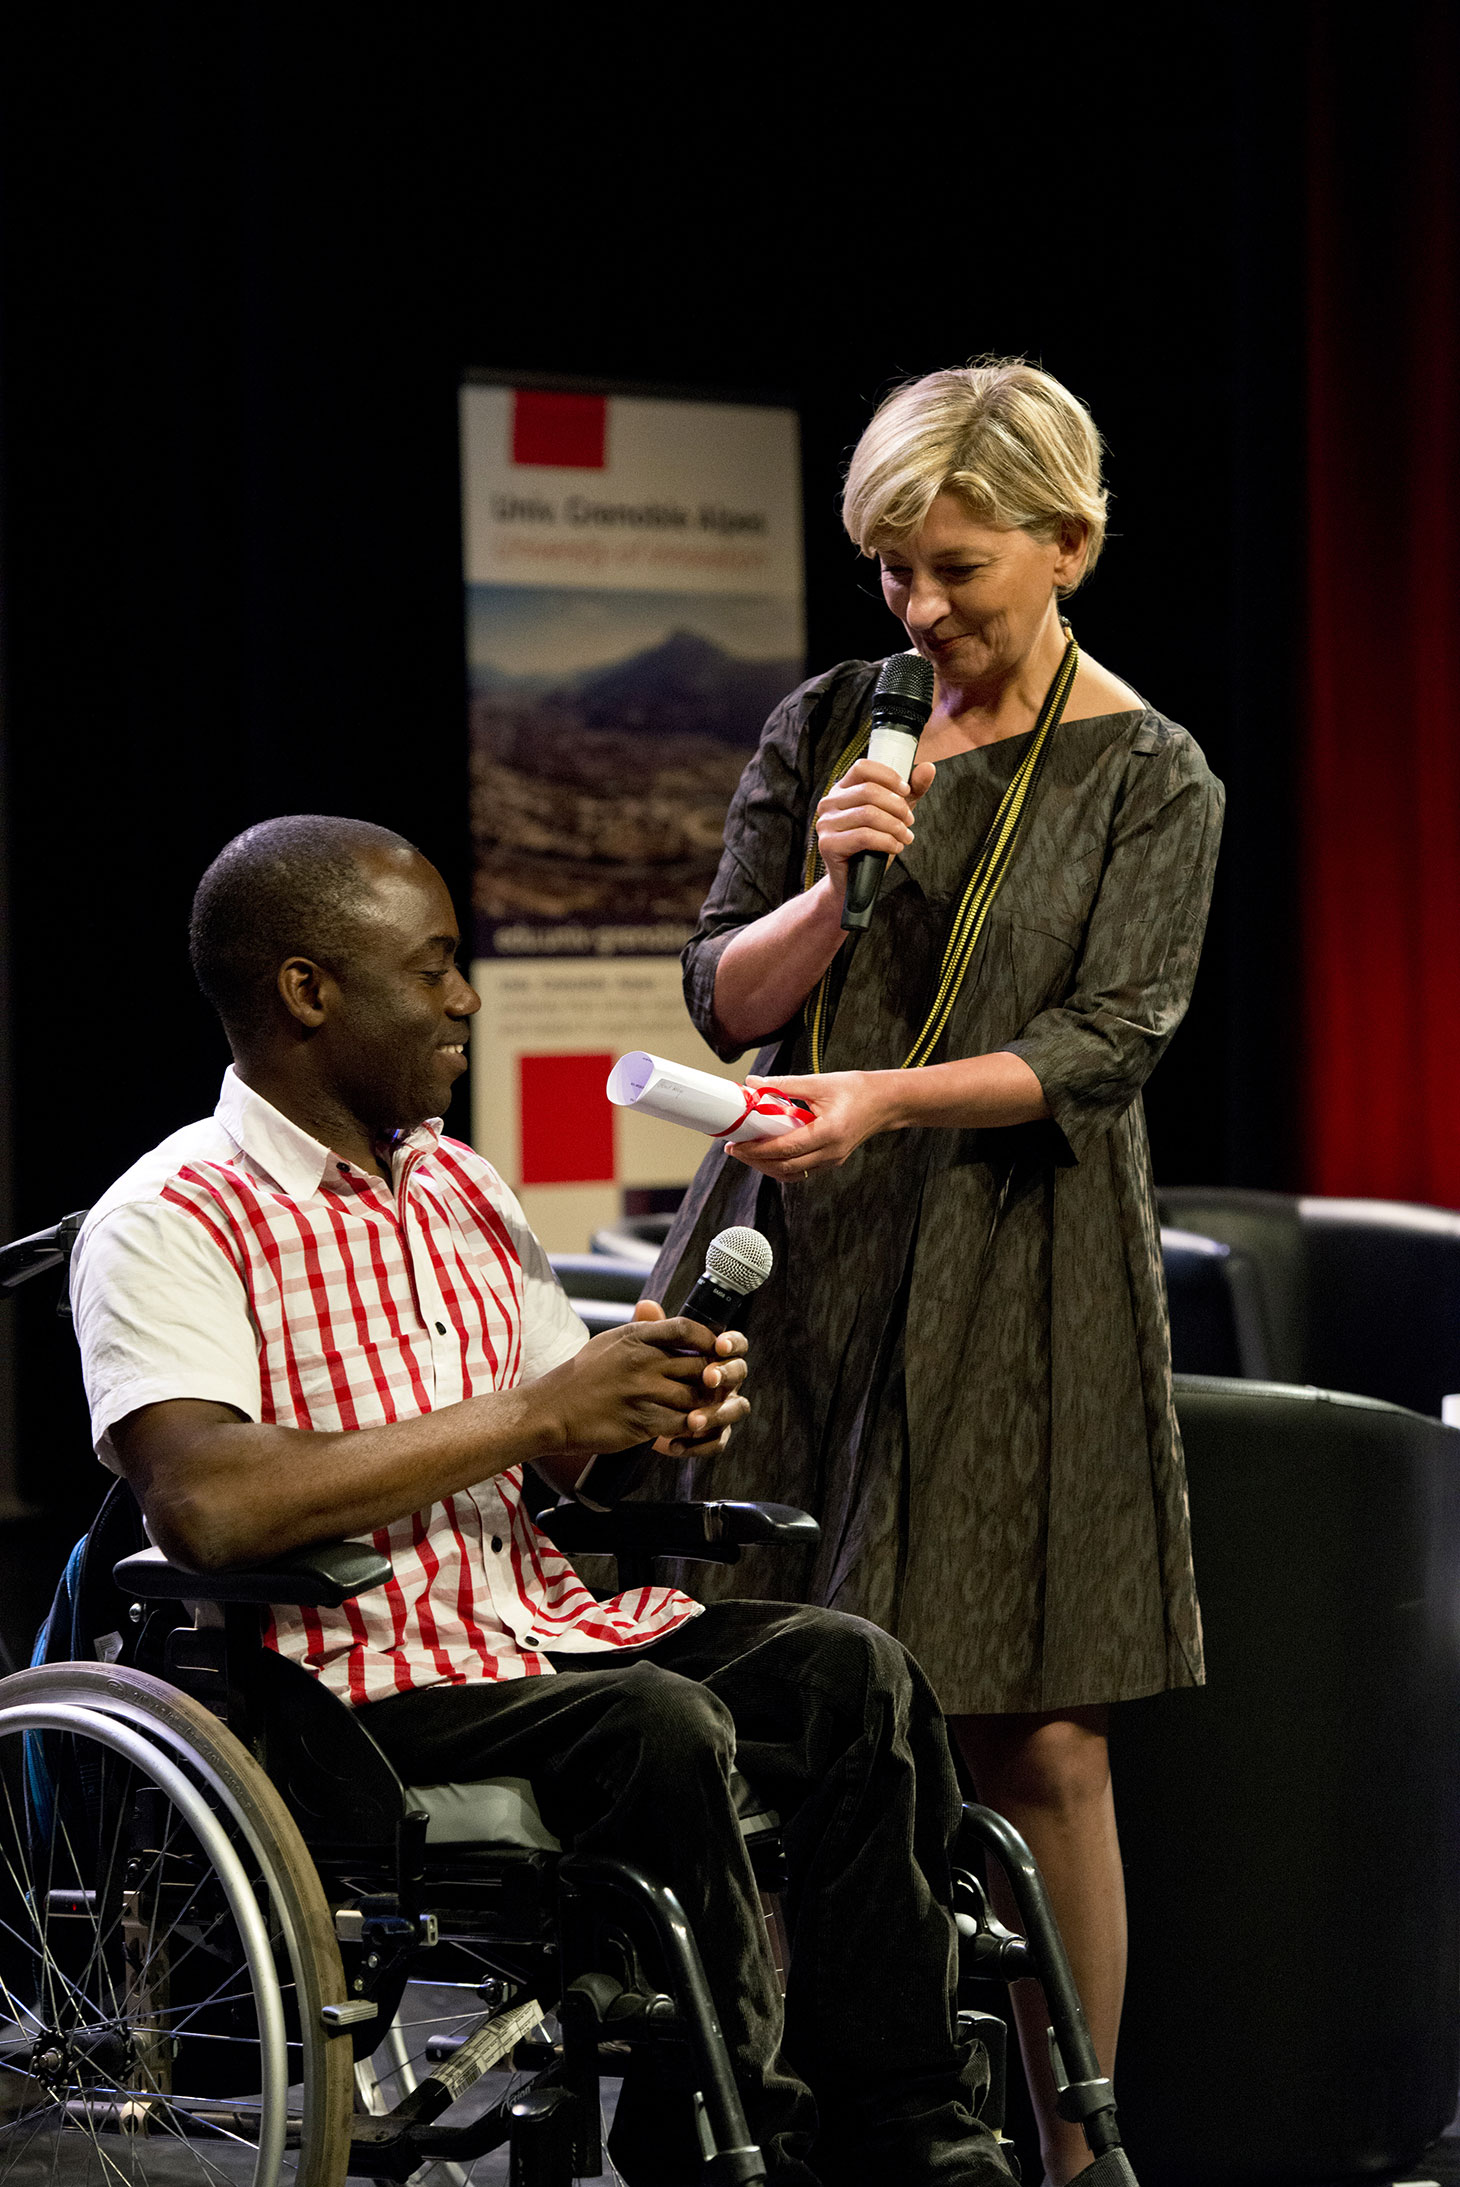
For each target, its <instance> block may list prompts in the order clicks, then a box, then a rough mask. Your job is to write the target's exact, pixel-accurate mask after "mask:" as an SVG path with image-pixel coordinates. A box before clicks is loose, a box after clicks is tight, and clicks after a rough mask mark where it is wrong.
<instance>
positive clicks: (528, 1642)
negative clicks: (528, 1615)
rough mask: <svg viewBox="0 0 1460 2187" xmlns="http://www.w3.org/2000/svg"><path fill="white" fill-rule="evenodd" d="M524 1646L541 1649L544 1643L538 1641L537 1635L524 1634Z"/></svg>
mask: <svg viewBox="0 0 1460 2187" xmlns="http://www.w3.org/2000/svg"><path fill="white" fill-rule="evenodd" d="M522 1645H523V1647H524V1648H540V1647H541V1646H542V1642H541V1641H540V1640H539V1639H538V1637H537V1635H536V1633H524V1634H523V1636H522Z"/></svg>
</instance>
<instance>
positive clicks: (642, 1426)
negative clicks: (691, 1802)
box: [112, 1307, 749, 1571]
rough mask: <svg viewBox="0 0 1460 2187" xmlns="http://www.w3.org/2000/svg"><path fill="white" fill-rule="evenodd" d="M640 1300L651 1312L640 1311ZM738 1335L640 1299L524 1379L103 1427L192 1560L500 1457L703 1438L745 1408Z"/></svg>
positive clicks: (191, 1411)
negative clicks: (396, 1416)
mask: <svg viewBox="0 0 1460 2187" xmlns="http://www.w3.org/2000/svg"><path fill="white" fill-rule="evenodd" d="M645 1313H651V1314H652V1315H653V1317H654V1318H651V1319H642V1318H639V1317H640V1316H642V1315H643V1314H645ZM744 1352H745V1339H744V1337H742V1336H737V1335H735V1334H734V1333H733V1332H727V1333H725V1334H723V1335H721V1336H718V1337H716V1336H714V1335H713V1334H712V1333H711V1332H710V1331H709V1330H708V1329H704V1328H702V1327H700V1326H699V1325H698V1324H697V1323H694V1322H688V1321H683V1320H678V1319H676V1320H672V1321H666V1320H665V1319H664V1317H663V1314H662V1313H661V1312H660V1310H659V1309H658V1308H653V1309H649V1308H643V1307H641V1308H639V1309H637V1310H636V1318H635V1319H634V1321H632V1322H630V1323H627V1324H625V1326H624V1327H623V1328H621V1329H613V1330H608V1331H605V1332H604V1333H603V1334H602V1335H600V1336H596V1337H593V1338H591V1339H590V1340H589V1342H588V1343H586V1344H585V1345H584V1346H583V1348H582V1350H581V1351H579V1352H577V1353H575V1354H574V1355H573V1357H572V1358H571V1359H568V1360H566V1361H564V1363H563V1364H562V1365H561V1366H559V1367H553V1368H550V1369H549V1371H548V1372H547V1373H546V1374H545V1375H543V1376H541V1377H540V1378H539V1379H538V1380H537V1381H535V1382H529V1383H525V1384H519V1385H518V1387H516V1388H515V1389H510V1390H494V1391H491V1392H489V1393H487V1394H486V1395H484V1396H482V1397H469V1398H466V1399H465V1400H464V1401H463V1402H462V1403H460V1404H457V1405H446V1406H443V1407H442V1409H441V1410H440V1411H439V1412H428V1413H422V1414H421V1415H419V1417H417V1418H415V1419H411V1420H398V1421H392V1422H390V1423H388V1424H382V1425H379V1426H374V1427H368V1428H345V1429H325V1428H285V1427H275V1426H273V1425H270V1424H264V1425H260V1424H259V1423H256V1422H253V1421H248V1420H242V1419H240V1418H239V1416H238V1414H237V1412H235V1411H234V1409H233V1408H232V1407H231V1406H229V1405H220V1404H213V1403H209V1402H207V1401H205V1400H203V1399H200V1398H169V1399H167V1400H166V1401H165V1402H163V1403H160V1404H156V1405H143V1406H141V1407H139V1409H138V1410H137V1411H136V1412H134V1413H132V1414H130V1415H129V1416H128V1417H127V1418H126V1419H125V1420H122V1421H120V1422H118V1424H117V1425H116V1426H115V1427H114V1428H113V1430H112V1440H113V1442H114V1444H115V1446H116V1451H117V1455H118V1457H119V1458H120V1460H121V1464H122V1470H123V1472H124V1473H125V1474H126V1477H127V1479H128V1480H129V1481H130V1482H131V1484H132V1486H133V1488H134V1489H135V1490H136V1491H137V1494H138V1496H139V1497H140V1498H141V1500H142V1506H143V1509H144V1510H145V1511H146V1514H147V1522H148V1524H149V1526H150V1527H151V1529H152V1534H153V1539H154V1540H155V1541H156V1543H157V1545H158V1547H159V1548H160V1549H164V1550H165V1551H166V1552H167V1554H168V1555H169V1556H170V1557H174V1558H176V1559H177V1561H178V1563H180V1564H186V1565H191V1566H192V1567H193V1569H194V1570H196V1571H225V1570H227V1569H228V1568H229V1567H230V1566H233V1565H239V1564H250V1563H255V1564H256V1563H258V1562H260V1561H262V1560H265V1559H267V1558H269V1557H275V1556H282V1555H284V1554H286V1553H287V1552H288V1551H289V1550H291V1549H299V1548H302V1547H303V1546H304V1545H305V1544H306V1543H309V1542H318V1541H331V1540H335V1539H337V1538H338V1537H339V1536H340V1535H342V1534H369V1533H373V1532H374V1530H375V1529H376V1528H377V1527H381V1526H388V1525H389V1524H390V1523H391V1521H392V1520H393V1519H403V1518H407V1517H408V1516H409V1515H410V1514H411V1513H412V1512H415V1511H426V1510H429V1509H430V1507H431V1505H432V1504H436V1503H440V1502H441V1500H442V1498H443V1497H446V1496H452V1495H455V1494H456V1493H457V1491H458V1490H460V1489H464V1488H469V1487H470V1486H471V1485H472V1483H473V1482H474V1481H486V1480H490V1479H491V1478H492V1477H493V1475H495V1474H498V1473H505V1472H506V1471H507V1470H508V1468H509V1467H512V1466H519V1465H523V1464H526V1463H529V1462H532V1461H536V1460H542V1459H547V1460H551V1461H553V1464H552V1466H551V1467H550V1469H549V1470H550V1471H551V1472H552V1473H553V1475H554V1477H555V1478H559V1479H561V1478H562V1472H561V1468H560V1467H559V1466H558V1464H557V1461H558V1460H561V1461H562V1465H563V1466H564V1467H569V1468H571V1475H570V1478H573V1479H576V1477H577V1475H578V1474H579V1473H581V1472H582V1470H583V1467H584V1466H585V1465H586V1464H587V1462H588V1460H589V1459H590V1458H591V1457H592V1456H594V1454H595V1453H596V1452H599V1451H615V1450H627V1449H628V1448H629V1447H630V1445H631V1444H634V1443H640V1442H650V1441H652V1440H653V1439H654V1438H655V1437H657V1436H668V1437H670V1438H673V1439H674V1440H673V1441H672V1444H671V1447H672V1448H673V1449H675V1450H679V1449H684V1448H692V1447H694V1446H695V1444H697V1443H699V1442H701V1441H702V1439H704V1438H709V1439H710V1440H711V1441H712V1442H713V1439H714V1438H715V1437H716V1436H718V1435H719V1434H720V1433H721V1431H722V1430H724V1429H726V1428H728V1427H730V1426H731V1425H732V1424H733V1423H734V1422H735V1421H736V1420H738V1419H740V1418H742V1417H743V1416H744V1414H745V1413H746V1412H747V1411H748V1409H749V1408H748V1406H747V1404H746V1401H745V1399H744V1398H743V1397H741V1396H740V1395H739V1394H738V1391H739V1386H740V1383H741V1382H742V1380H743V1379H744V1375H745V1359H744Z"/></svg>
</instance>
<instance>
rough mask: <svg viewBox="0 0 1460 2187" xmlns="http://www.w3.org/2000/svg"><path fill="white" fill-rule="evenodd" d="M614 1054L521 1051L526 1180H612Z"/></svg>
mask: <svg viewBox="0 0 1460 2187" xmlns="http://www.w3.org/2000/svg"><path fill="white" fill-rule="evenodd" d="M612 1069H613V1057H612V1056H611V1055H601V1056H519V1057H518V1059H517V1074H518V1099H519V1104H520V1106H519V1110H518V1114H519V1115H520V1116H521V1119H522V1182H523V1183H524V1184H525V1185H601V1184H612V1183H613V1109H612V1107H611V1105H610V1103H609V1099H608V1095H607V1094H606V1093H605V1092H604V1087H605V1085H606V1083H607V1080H608V1074H609V1072H610V1071H611V1070H612Z"/></svg>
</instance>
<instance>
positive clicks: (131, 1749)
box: [0, 1663, 352, 2187]
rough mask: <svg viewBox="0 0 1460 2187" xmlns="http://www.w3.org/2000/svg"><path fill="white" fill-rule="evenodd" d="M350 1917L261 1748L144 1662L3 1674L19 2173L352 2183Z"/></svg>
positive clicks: (8, 2027)
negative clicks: (325, 1884) (342, 1915)
mask: <svg viewBox="0 0 1460 2187" xmlns="http://www.w3.org/2000/svg"><path fill="white" fill-rule="evenodd" d="M345 2001H346V1991H345V1980H344V1972H343V1969H342V1967H341V1964H340V1956H339V1948H338V1945H337V1944H336V1942H335V1937H334V1930H333V1926H332V1923H331V1920H330V1914H329V1908H328V1906H327V1904H326V1902H325V1897H324V1893H323V1890H322V1888H321V1885H320V1881H319V1877H318V1875H317V1873H316V1871H315V1869H314V1866H313V1863H312V1862H311V1860H310V1858H309V1855H308V1852H307V1851H306V1849H305V1846H304V1843H303V1841H302V1839H301V1838H300V1836H299V1833H298V1831H297V1829H296V1828H295V1825H294V1823H293V1821H292V1819H291V1817H290V1816H289V1814H288V1811H287V1810H286V1808H285V1807H284V1805H283V1802H282V1800H281V1799H280V1798H279V1795H278V1794H277V1792H276V1791H275V1790H274V1788H273V1786H272V1785H271V1784H270V1783H269V1781H268V1779H267V1777H266V1776H265V1775H264V1773H263V1771H262V1770H261V1769H260V1768H259V1767H258V1765H257V1763H256V1762H255V1761H254V1760H253V1758H252V1756H251V1755H250V1754H249V1753H248V1752H247V1750H246V1749H245V1748H244V1747H243V1746H242V1745H241V1744H240V1742H239V1741H238V1740H237V1739H235V1738H234V1737H233V1735H232V1733H231V1732H229V1731H228V1730H227V1728H226V1727H225V1726H224V1725H223V1724H221V1723H220V1722H219V1721H218V1719H217V1718H216V1717H214V1716H212V1715H211V1714H210V1713H209V1711H208V1710H207V1709H205V1708H203V1707H202V1705H201V1704H200V1703H198V1702H195V1701H193V1700H191V1699H190V1698H189V1696H187V1695H186V1694H182V1693H179V1692H178V1691H177V1690H176V1689H175V1688H174V1687H171V1686H168V1685H165V1684H164V1683H163V1682H162V1681H161V1680H159V1679H155V1678H150V1677H148V1676H146V1675H145V1674H144V1673H142V1672H138V1671H130V1670H125V1669H121V1668H112V1667H108V1666H106V1665H104V1664H89V1663H58V1664H49V1665H44V1666H42V1667H40V1668H38V1669H35V1670H30V1671H21V1672H17V1673H16V1674H15V1675H14V1676H12V1677H10V1678H6V1679H0V2183H3V2187H11V2182H12V2181H14V2182H17V2183H24V2187H30V2183H31V2182H32V2181H34V2182H35V2183H36V2187H40V2183H41V2182H42V2181H45V2182H47V2183H48V2187H49V2183H54V2187H73V2182H74V2183H80V2182H83V2181H84V2183H85V2187H123V2183H125V2187H174V2183H176V2187H223V2183H224V2182H227V2183H228V2187H235V2183H236V2187H245V2183H248V2187H341V2182H342V2181H343V2179H344V2176H345V2169H346V2164H347V2162H348V2157H349V2146H350V2110H351V2082H352V2076H351V2058H350V2043H349V2041H348V2039H345V2040H339V2039H337V2038H335V2037H333V2036H332V2035H331V2033H330V2032H329V2031H328V2029H327V2027H326V2024H325V2021H324V2018H323V2010H324V2008H325V2007H327V2006H338V2005H342V2004H343V2003H344V2002H345Z"/></svg>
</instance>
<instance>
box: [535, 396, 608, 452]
mask: <svg viewBox="0 0 1460 2187" xmlns="http://www.w3.org/2000/svg"><path fill="white" fill-rule="evenodd" d="M607 432H608V397H607V396H606V395H560V394H556V393H552V394H550V393H549V392H548V390H547V389H546V388H534V387H519V388H518V389H517V390H516V391H515V392H514V394H513V397H512V461H513V462H514V463H536V464H539V465H541V466H543V467H544V468H545V469H551V470H561V471H601V470H602V469H603V466H604V453H603V449H604V441H605V438H606V436H607Z"/></svg>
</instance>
